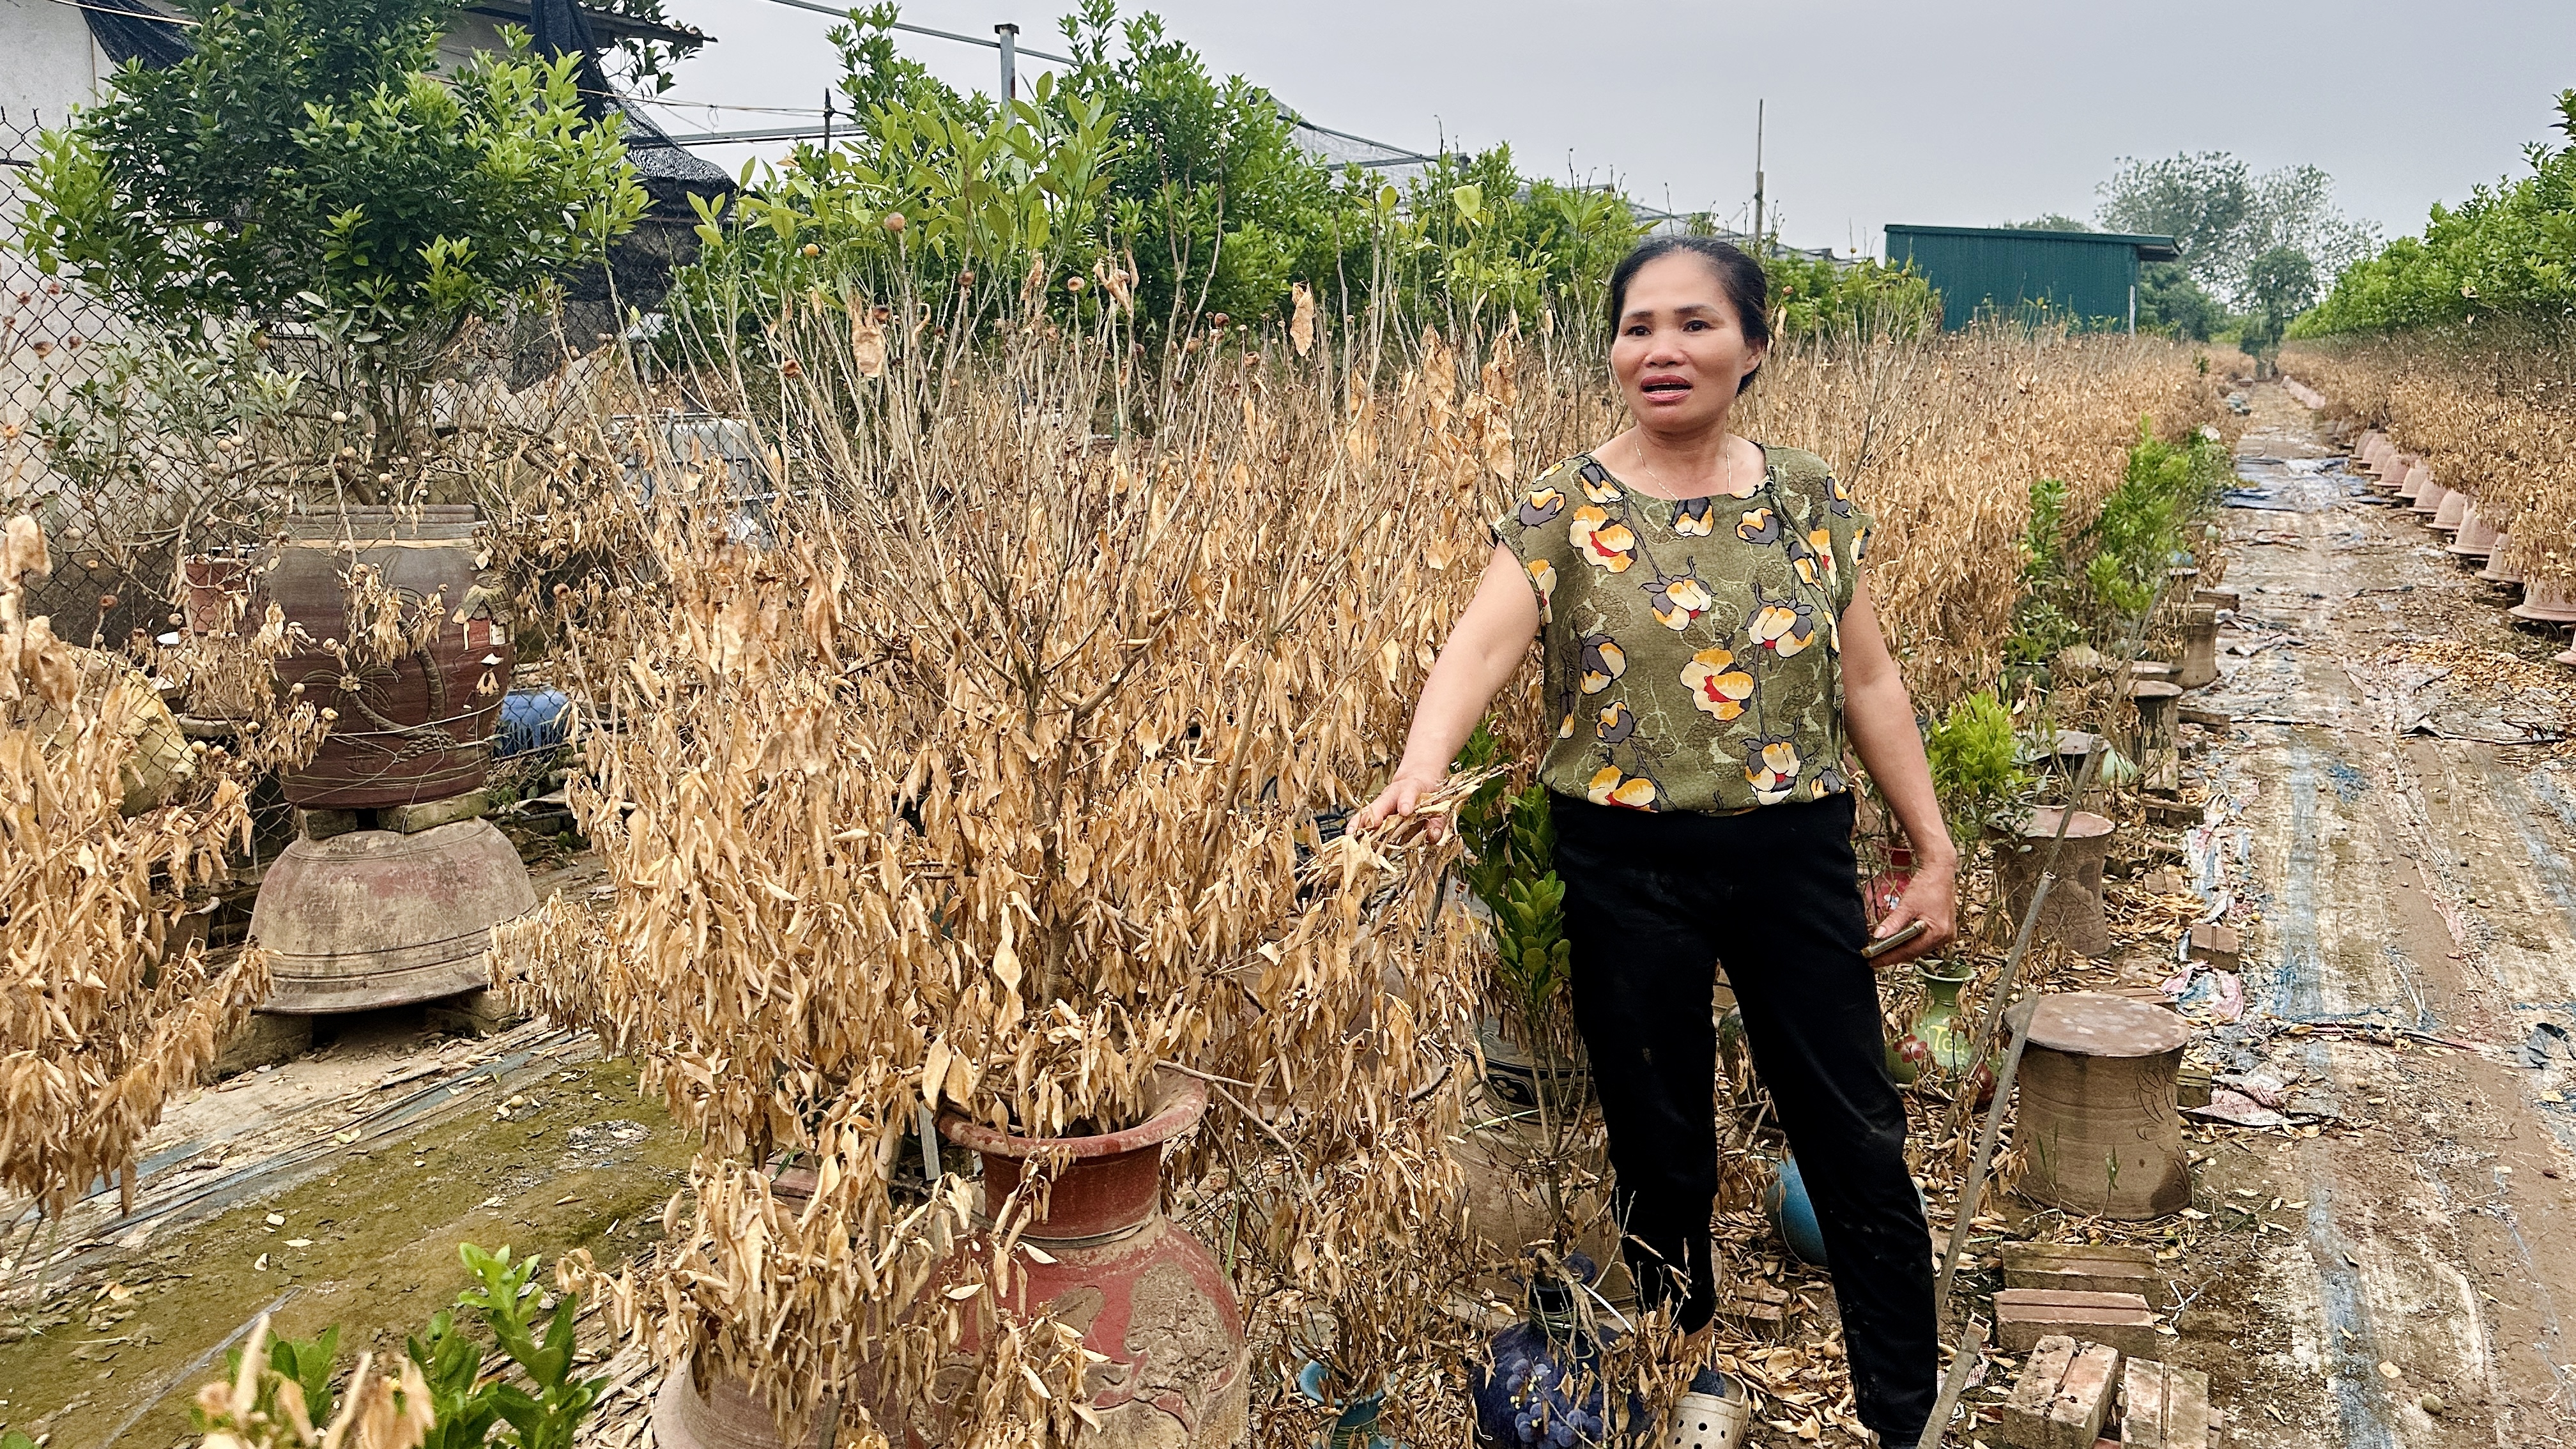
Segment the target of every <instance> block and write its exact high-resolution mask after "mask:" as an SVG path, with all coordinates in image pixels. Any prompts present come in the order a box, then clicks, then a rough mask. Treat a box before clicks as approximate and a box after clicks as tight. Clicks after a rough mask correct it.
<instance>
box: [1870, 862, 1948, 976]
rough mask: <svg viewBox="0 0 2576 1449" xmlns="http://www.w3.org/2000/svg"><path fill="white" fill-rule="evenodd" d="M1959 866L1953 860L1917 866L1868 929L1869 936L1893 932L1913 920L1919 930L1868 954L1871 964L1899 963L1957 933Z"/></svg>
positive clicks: (1935, 948)
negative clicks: (1884, 914) (1888, 947)
mask: <svg viewBox="0 0 2576 1449" xmlns="http://www.w3.org/2000/svg"><path fill="white" fill-rule="evenodd" d="M1958 911H1959V867H1958V864H1957V862H1955V861H1935V862H1927V863H1926V864H1923V865H1920V866H1917V867H1916V868H1915V871H1914V880H1913V883H1912V884H1910V885H1908V886H1906V888H1905V893H1904V894H1903V895H1901V896H1898V897H1897V898H1896V908H1895V909H1894V910H1891V911H1889V912H1888V913H1887V917H1886V919H1884V920H1882V921H1880V922H1879V923H1878V929H1877V930H1876V931H1875V932H1872V933H1871V939H1872V940H1878V939H1882V938H1884V937H1888V936H1893V935H1895V934H1896V933H1897V932H1899V931H1902V930H1904V929H1905V928H1906V926H1907V925H1908V924H1910V923H1912V922H1915V921H1921V922H1922V923H1923V934H1921V935H1919V936H1917V937H1915V938H1914V939H1913V940H1911V941H1908V942H1906V943H1905V944H1904V945H1902V946H1898V947H1896V948H1895V949H1893V950H1891V951H1889V952H1887V953H1886V954H1885V955H1882V956H1873V957H1871V958H1870V963H1869V964H1871V965H1872V966H1875V967H1877V968H1879V969H1880V970H1882V971H1883V970H1886V969H1887V968H1888V967H1890V966H1901V965H1903V964H1905V963H1906V962H1908V961H1911V960H1913V959H1915V958H1916V957H1918V956H1926V955H1930V954H1931V953H1932V952H1934V951H1938V950H1940V949H1941V948H1942V947H1944V946H1947V945H1949V944H1950V941H1951V938H1953V937H1955V936H1956V935H1958V933H1959V931H1958Z"/></svg>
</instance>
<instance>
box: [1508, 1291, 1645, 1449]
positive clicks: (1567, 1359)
mask: <svg viewBox="0 0 2576 1449" xmlns="http://www.w3.org/2000/svg"><path fill="white" fill-rule="evenodd" d="M1566 1270H1567V1271H1568V1272H1571V1273H1573V1274H1576V1275H1579V1276H1580V1277H1581V1278H1582V1279H1583V1280H1584V1281H1586V1282H1590V1281H1592V1280H1593V1279H1594V1278H1595V1277H1597V1276H1598V1272H1597V1270H1596V1269H1595V1267H1594V1265H1593V1262H1592V1260H1591V1259H1590V1258H1588V1257H1586V1256H1585V1255H1583V1254H1581V1253H1569V1254H1567V1255H1566ZM1575 1291H1576V1289H1575V1287H1574V1285H1572V1284H1570V1283H1565V1282H1561V1281H1552V1280H1550V1279H1546V1278H1540V1277H1537V1276H1536V1275H1533V1278H1532V1281H1531V1283H1530V1286H1529V1293H1528V1307H1527V1311H1526V1314H1525V1317H1524V1319H1523V1321H1522V1322H1519V1323H1516V1324H1513V1325H1512V1326H1511V1327H1509V1328H1506V1329H1504V1330H1503V1331H1502V1332H1500V1333H1498V1334H1495V1335H1494V1337H1493V1339H1492V1340H1491V1342H1490V1343H1488V1345H1487V1346H1486V1349H1485V1352H1484V1353H1482V1354H1479V1355H1477V1356H1475V1357H1473V1358H1470V1359H1469V1360H1468V1362H1467V1396H1468V1399H1469V1401H1470V1402H1471V1403H1473V1404H1474V1405H1475V1406H1476V1442H1477V1443H1478V1444H1480V1445H1486V1446H1497V1449H1606V1446H1608V1445H1611V1444H1629V1443H1636V1442H1639V1441H1638V1440H1637V1439H1635V1438H1633V1437H1631V1433H1632V1432H1633V1429H1632V1427H1631V1426H1634V1425H1638V1424H1643V1423H1647V1422H1651V1421H1650V1420H1649V1419H1648V1410H1647V1404H1646V1401H1645V1398H1644V1396H1643V1395H1641V1394H1639V1393H1638V1392H1637V1391H1636V1390H1634V1389H1631V1390H1629V1392H1628V1402H1627V1405H1626V1410H1625V1413H1624V1415H1617V1416H1614V1415H1613V1413H1612V1405H1611V1403H1610V1398H1609V1394H1608V1392H1607V1385H1606V1384H1605V1383H1604V1379H1605V1378H1606V1377H1607V1376H1606V1375H1605V1374H1602V1373H1599V1372H1596V1370H1597V1369H1598V1368H1599V1366H1600V1363H1601V1351H1602V1349H1603V1348H1604V1347H1605V1346H1606V1345H1608V1344H1612V1343H1616V1342H1617V1341H1618V1337H1617V1331H1616V1330H1615V1329H1611V1328H1608V1327H1597V1330H1587V1329H1586V1328H1584V1327H1583V1326H1582V1319H1581V1317H1580V1316H1579V1315H1578V1314H1577V1313H1576V1312H1575V1309H1574V1304H1573V1302H1572V1296H1573V1294H1574V1293H1575ZM1613 1417H1622V1418H1624V1419H1625V1420H1626V1421H1627V1423H1626V1424H1625V1425H1619V1426H1614V1425H1612V1424H1611V1423H1610V1420H1611V1419H1612V1418H1613Z"/></svg>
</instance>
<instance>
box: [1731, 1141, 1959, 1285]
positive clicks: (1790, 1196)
mask: <svg viewBox="0 0 2576 1449" xmlns="http://www.w3.org/2000/svg"><path fill="white" fill-rule="evenodd" d="M1763 1160H1764V1161H1765V1162H1766V1163H1768V1164H1769V1165H1770V1167H1771V1178H1770V1180H1769V1181H1768V1182H1765V1183H1764V1184H1763V1185H1762V1212H1763V1215H1764V1216H1765V1217H1768V1218H1769V1219H1770V1220H1771V1231H1773V1232H1775V1233H1778V1234H1779V1235H1780V1240H1781V1241H1782V1242H1784V1243H1787V1244H1788V1245H1789V1251H1790V1253H1791V1254H1793V1255H1794V1256H1795V1257H1796V1258H1797V1260H1798V1261H1799V1262H1801V1263H1805V1264H1807V1265H1808V1266H1810V1267H1816V1268H1826V1267H1831V1266H1832V1265H1831V1264H1829V1263H1827V1262H1826V1261H1825V1234H1824V1230H1823V1229H1822V1228H1819V1227H1817V1226H1816V1204H1815V1202H1814V1201H1813V1200H1812V1199H1810V1198H1809V1197H1808V1196H1807V1179H1806V1178H1805V1177H1804V1176H1803V1175H1801V1174H1800V1173H1799V1171H1798V1159H1796V1158H1794V1157H1778V1158H1765V1159H1763ZM1914 1200H1915V1202H1916V1203H1918V1204H1920V1203H1922V1202H1923V1201H1924V1198H1923V1189H1922V1188H1920V1187H1917V1188H1915V1189H1914ZM1927 1211H1928V1208H1927Z"/></svg>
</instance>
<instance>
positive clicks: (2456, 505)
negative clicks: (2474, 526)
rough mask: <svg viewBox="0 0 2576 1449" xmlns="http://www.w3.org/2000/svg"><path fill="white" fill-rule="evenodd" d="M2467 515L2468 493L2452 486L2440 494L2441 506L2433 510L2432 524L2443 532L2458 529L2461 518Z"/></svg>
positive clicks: (2456, 530)
mask: <svg viewBox="0 0 2576 1449" xmlns="http://www.w3.org/2000/svg"><path fill="white" fill-rule="evenodd" d="M2468 516H2469V495H2467V494H2466V493H2462V492H2461V491H2459V490H2458V489H2456V488H2454V489H2452V490H2451V491H2449V492H2447V493H2445V494H2443V495H2442V506H2441V507H2439V508H2436V509H2434V510H2433V526H2434V527H2435V528H2437V529H2439V530H2441V531H2442V532H2444V533H2457V532H2459V531H2460V522H2461V520H2463V519H2465V518H2467V517H2468Z"/></svg>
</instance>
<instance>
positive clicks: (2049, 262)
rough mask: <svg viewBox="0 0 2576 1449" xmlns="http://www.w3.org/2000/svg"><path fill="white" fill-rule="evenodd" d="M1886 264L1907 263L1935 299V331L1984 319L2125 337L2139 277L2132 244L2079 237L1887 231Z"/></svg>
mask: <svg viewBox="0 0 2576 1449" xmlns="http://www.w3.org/2000/svg"><path fill="white" fill-rule="evenodd" d="M1887 260H1888V261H1889V262H1890V263H1891V264H1894V263H1900V262H1904V261H1908V260H1911V261H1912V262H1913V263H1914V269H1915V270H1916V271H1919V272H1921V273H1922V274H1923V275H1924V276H1925V277H1926V278H1927V279H1929V280H1930V282H1931V283H1932V285H1933V287H1934V288H1935V289H1937V290H1938V291H1939V292H1940V293H1941V325H1942V326H1944V327H1953V328H1956V327H1965V326H1967V325H1968V323H1969V322H1971V321H1972V320H1974V319H1975V318H1977V317H1978V316H1980V315H1983V314H1986V313H2001V314H2003V315H2005V316H2008V317H2012V318H2016V319H2019V320H2026V321H2050V322H2064V323H2068V324H2070V325H2072V326H2074V327H2077V328H2079V329H2083V330H2087V331H2126V330H2127V329H2128V327H2129V325H2130V317H2131V314H2130V299H2131V295H2132V293H2131V288H2132V287H2133V286H2134V285H2135V284H2136V282H2137V279H2138V248H2137V243H2136V242H2135V241H2133V240H2131V239H2129V238H2127V237H2110V236H2092V237H2088V236H2086V235H2084V234H2083V233H2081V232H2047V231H2011V230H2002V229H1997V230H1994V231H1969V230H1965V229H1961V228H1950V227H1940V228H1917V227H1908V226H1891V227H1889V228H1888V229H1887Z"/></svg>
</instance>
